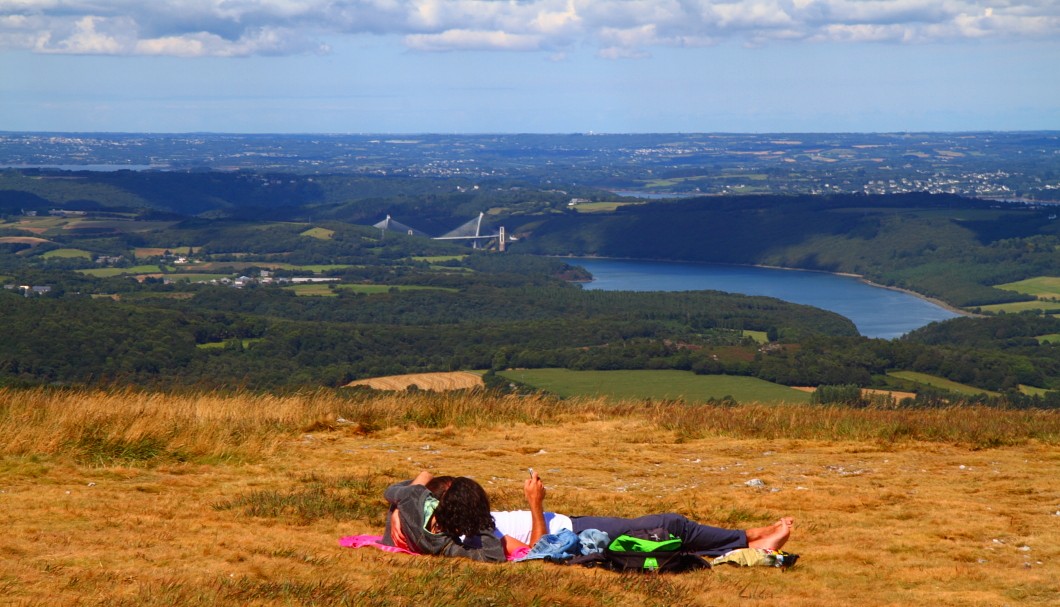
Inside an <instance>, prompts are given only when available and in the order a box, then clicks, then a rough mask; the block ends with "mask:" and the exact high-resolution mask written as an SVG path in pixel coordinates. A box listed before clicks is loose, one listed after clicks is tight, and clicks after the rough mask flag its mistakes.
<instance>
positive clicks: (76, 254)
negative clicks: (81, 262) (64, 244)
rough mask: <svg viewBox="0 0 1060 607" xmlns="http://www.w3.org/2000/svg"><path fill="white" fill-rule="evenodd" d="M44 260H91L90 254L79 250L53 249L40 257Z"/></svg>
mask: <svg viewBox="0 0 1060 607" xmlns="http://www.w3.org/2000/svg"><path fill="white" fill-rule="evenodd" d="M41 257H43V258H44V259H75V258H82V259H92V254H91V253H89V252H88V251H83V250H81V249H53V250H51V251H48V252H46V253H44V254H43V255H41Z"/></svg>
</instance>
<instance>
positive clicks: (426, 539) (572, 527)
mask: <svg viewBox="0 0 1060 607" xmlns="http://www.w3.org/2000/svg"><path fill="white" fill-rule="evenodd" d="M523 493H524V495H525V496H526V501H527V505H528V507H529V510H517V511H510V512H490V505H489V497H488V496H487V495H486V491H485V490H484V489H483V488H482V486H481V485H479V484H478V483H476V482H475V481H473V480H471V479H469V478H466V477H455V478H454V477H451V476H438V477H435V476H433V475H432V474H431V473H430V472H427V471H426V470H424V471H423V472H420V473H419V475H417V476H416V478H414V479H411V480H407V481H402V482H400V483H395V484H393V485H391V486H389V487H387V489H386V491H385V492H384V493H383V496H384V497H385V498H386V501H387V502H388V503H389V504H390V512H389V514H388V516H387V523H386V531H385V532H384V534H383V540H382V543H383V544H385V545H387V546H396V547H398V548H403V549H405V550H409V551H411V552H417V553H420V554H441V555H444V556H462V557H466V558H471V559H474V560H477V561H486V562H502V561H505V560H507V558H508V555H510V554H512V553H514V552H515V551H516V550H519V549H525V548H528V547H532V546H533V545H534V544H535V543H537V541H538V540H539V539H540V538H541V536H543V535H545V534H548V533H559V532H560V531H562V530H564V529H566V530H569V531H571V532H573V533H575V534H580V533H581V532H583V531H585V530H587V529H597V530H599V531H603V532H604V533H607V534H608V536H610V537H611V538H615V537H618V536H619V535H622V534H624V533H628V532H630V531H636V530H641V529H654V528H657V527H663V528H665V529H666V530H667V531H669V532H670V533H671V534H673V535H674V536H676V537H679V538H681V540H682V542H683V546H684V549H685V550H688V551H690V552H695V553H698V554H702V555H708V556H718V555H721V554H725V553H726V552H729V551H731V550H736V549H739V548H760V549H770V550H779V549H780V548H781V547H782V546H783V545H784V544H785V542H787V541H788V537H789V536H790V535H791V530H792V525H793V524H794V520H793V519H792V518H791V517H784V518H782V519H780V520H779V521H777V522H776V523H774V524H772V525H769V526H767V527H756V528H753V529H747V530H737V529H722V528H719V527H711V526H709V525H703V524H700V523H697V522H695V521H692V520H690V519H688V518H687V517H685V516H682V515H680V514H674V513H667V514H649V515H646V516H641V517H637V518H620V517H607V516H567V515H563V514H558V513H555V512H545V509H544V503H545V486H544V484H543V483H542V482H541V478H540V477H539V476H538V475H537V473H536V472H531V473H530V478H528V479H527V480H526V481H525V482H524V483H523Z"/></svg>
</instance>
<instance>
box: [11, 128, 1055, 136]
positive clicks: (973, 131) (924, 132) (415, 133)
mask: <svg viewBox="0 0 1060 607" xmlns="http://www.w3.org/2000/svg"><path fill="white" fill-rule="evenodd" d="M979 133H1004V134H1020V133H1057V134H1060V128H1042V129H969V130H915V131H622V132H620V131H613V132H611V131H481V132H473V131H452V132H446V131H363V132H354V131H351V132H339V131H335V132H326V131H290V132H282V131H258V132H241V131H53V130H9V129H0V135H70V134H74V135H155V136H182V135H221V136H233V135H236V136H238V135H245V136H275V137H298V136H315V137H353V136H362V137H372V136H397V135H400V136H452V137H462V136H467V137H480V136H481V137H492V136H519V135H531V136H564V137H566V136H572V135H581V136H585V137H594V136H620V135H943V134H965V135H968V134H979Z"/></svg>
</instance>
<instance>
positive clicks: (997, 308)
mask: <svg viewBox="0 0 1060 607" xmlns="http://www.w3.org/2000/svg"><path fill="white" fill-rule="evenodd" d="M979 310H980V311H982V312H985V313H988V314H998V313H1000V312H1004V313H1006V314H1017V313H1019V312H1025V311H1027V310H1044V311H1046V312H1048V313H1050V314H1055V313H1058V312H1060V302H1056V301H1046V300H1044V299H1038V300H1035V301H1015V302H1012V303H1003V304H991V305H989V306H979Z"/></svg>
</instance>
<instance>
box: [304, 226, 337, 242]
mask: <svg viewBox="0 0 1060 607" xmlns="http://www.w3.org/2000/svg"><path fill="white" fill-rule="evenodd" d="M334 235H335V230H329V229H327V228H309V229H308V230H306V231H305V232H302V233H301V234H300V236H308V237H310V238H317V239H320V240H331V237H332V236H334Z"/></svg>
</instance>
